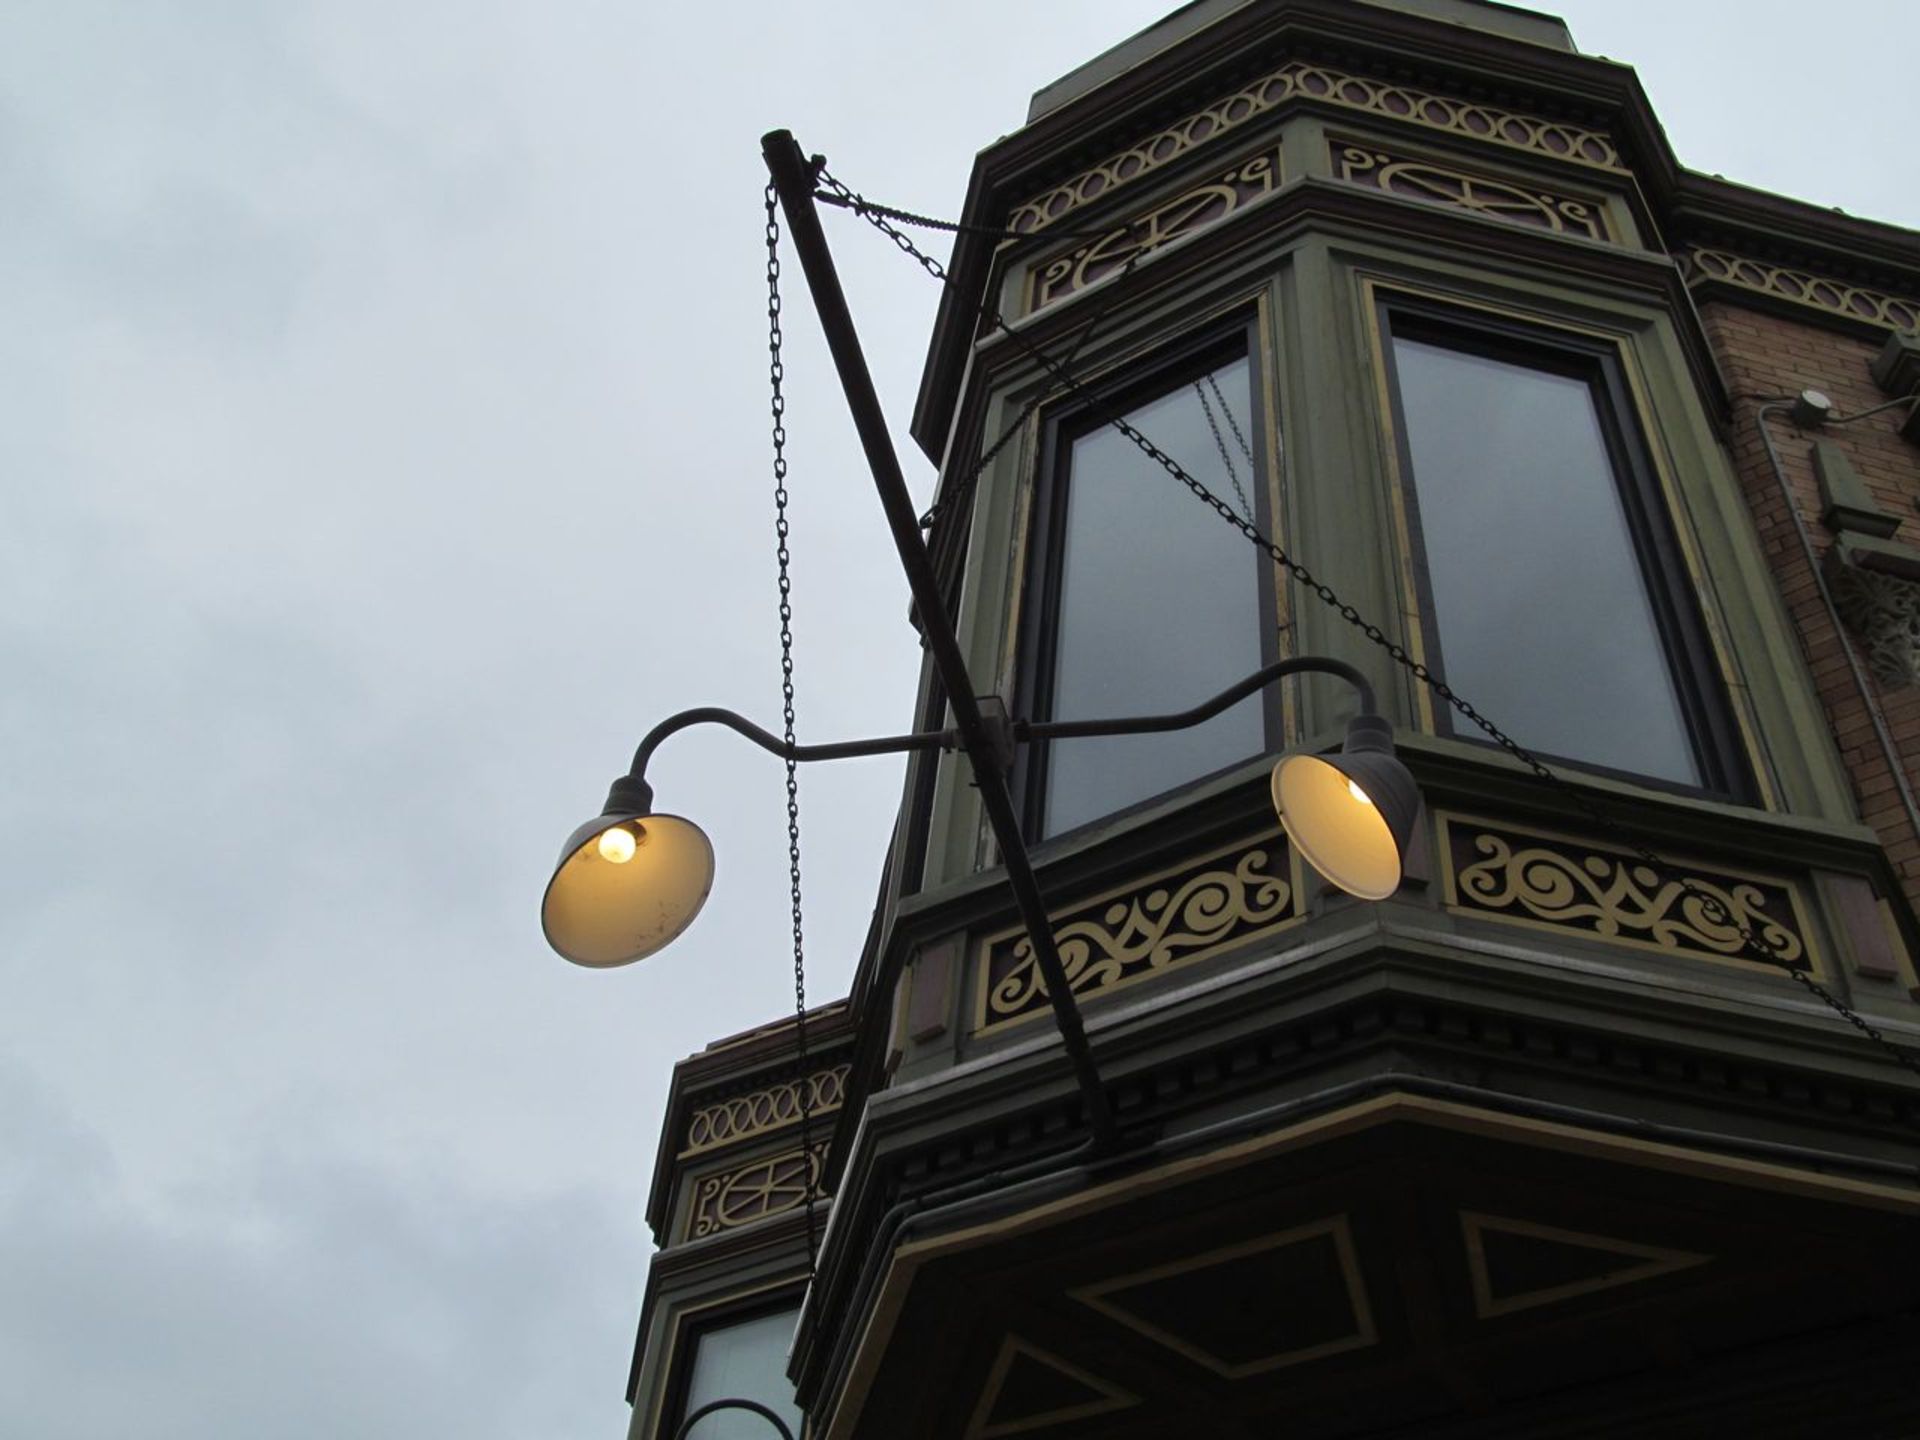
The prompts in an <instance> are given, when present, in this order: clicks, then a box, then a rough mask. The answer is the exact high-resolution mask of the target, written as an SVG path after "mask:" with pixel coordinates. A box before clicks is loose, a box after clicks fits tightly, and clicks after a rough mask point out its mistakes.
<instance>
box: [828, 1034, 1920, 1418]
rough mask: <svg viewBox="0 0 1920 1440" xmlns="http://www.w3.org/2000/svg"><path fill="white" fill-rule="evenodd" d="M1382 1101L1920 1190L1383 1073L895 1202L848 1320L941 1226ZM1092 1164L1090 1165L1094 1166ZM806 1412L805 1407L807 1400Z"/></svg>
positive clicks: (1870, 1167) (1781, 1144) (1785, 1148)
mask: <svg viewBox="0 0 1920 1440" xmlns="http://www.w3.org/2000/svg"><path fill="white" fill-rule="evenodd" d="M1386 1094H1402V1095H1420V1096H1425V1097H1427V1098H1429V1099H1436V1100H1453V1101H1458V1102H1461V1103H1464V1104H1472V1105H1476V1106H1479V1107H1481V1108H1483V1109H1489V1110H1497V1111H1501V1112H1504V1113H1506V1114H1510V1115H1523V1116H1526V1117H1527V1118H1529V1119H1535V1120H1548V1121H1553V1122H1556V1123H1559V1124H1563V1125H1575V1126H1579V1127H1581V1128H1583V1129H1588V1130H1599V1131H1603V1132H1606V1133H1608V1134H1615V1135H1631V1136H1634V1137H1636V1138H1638V1139H1643V1140H1658V1141H1662V1142H1664V1143H1667V1144H1672V1145H1684V1146H1688V1147H1690V1148H1693V1149H1704V1150H1708V1151H1713V1152H1718V1153H1721V1154H1735V1155H1749V1156H1753V1157H1755V1158H1758V1159H1764V1160H1771V1161H1774V1162H1776V1163H1781V1164H1790V1165H1796V1166H1799V1167H1801V1168H1805V1169H1812V1170H1817V1171H1821V1172H1823V1173H1824V1172H1832V1171H1848V1170H1850V1171H1853V1172H1855V1173H1859V1174H1868V1175H1878V1176H1884V1177H1886V1178H1888V1179H1891V1180H1896V1181H1900V1182H1903V1183H1905V1184H1907V1185H1910V1186H1914V1187H1916V1188H1920V1165H1915V1164H1912V1163H1909V1162H1906V1161H1900V1160H1883V1159H1881V1158H1879V1157H1877V1156H1870V1155H1844V1154H1841V1153H1840V1152H1838V1151H1834V1150H1821V1149H1817V1148H1815V1147H1813V1146H1808V1145H1795V1144H1791V1143H1789V1142H1786V1141H1780V1140H1760V1139H1755V1138H1751V1137H1748V1136H1742V1135H1721V1134H1716V1133H1714V1132H1713V1131H1710V1130H1699V1129H1695V1128H1693V1127H1691V1126H1686V1125H1670V1124H1667V1123H1666V1122H1664V1121H1659V1120H1646V1119H1640V1118H1637V1117H1634V1116H1627V1115H1610V1114H1608V1113H1606V1112H1605V1111H1601V1110H1588V1109H1584V1108H1582V1107H1580V1106H1576V1105H1563V1104H1560V1103H1559V1102H1557V1101H1552V1100H1535V1099H1533V1098H1531V1097H1529V1096H1525V1095H1513V1094H1509V1093H1506V1092H1504V1091H1498V1090H1489V1089H1486V1088H1484V1087H1482V1086H1478V1085H1467V1084H1462V1083H1460V1082H1458V1081H1453V1080H1443V1079H1440V1078H1438V1077H1436V1076H1431V1075H1421V1074H1415V1073H1410V1072H1406V1071H1387V1072H1385V1073H1383V1074H1379V1075H1370V1076H1368V1077H1367V1078H1365V1079H1363V1080H1353V1081H1349V1082H1348V1083H1346V1084H1344V1085H1337V1086H1335V1087H1333V1088H1332V1089H1331V1090H1323V1091H1320V1092H1318V1093H1317V1094H1313V1095H1308V1096H1303V1097H1301V1098H1299V1099H1295V1100H1283V1101H1281V1102H1279V1103H1277V1104H1274V1105H1269V1106H1265V1107H1263V1108H1262V1109H1259V1110H1256V1111H1253V1112H1251V1113H1249V1114H1246V1115H1238V1116H1235V1117H1233V1118H1232V1119H1229V1120H1222V1121H1218V1122H1216V1123H1214V1124H1212V1125H1205V1126H1202V1127H1200V1128H1199V1129H1197V1130H1191V1131H1187V1132H1185V1133H1182V1134H1178V1135H1171V1136H1163V1137H1160V1138H1157V1139H1155V1140H1152V1141H1150V1142H1149V1143H1147V1144H1145V1145H1143V1146H1140V1147H1138V1148H1136V1149H1133V1150H1131V1151H1128V1152H1127V1153H1126V1154H1124V1155H1122V1156H1115V1157H1110V1158H1108V1159H1106V1161H1105V1163H1104V1164H1102V1163H1100V1162H1099V1158H1098V1157H1097V1156H1096V1154H1095V1149H1094V1146H1093V1145H1092V1144H1091V1142H1082V1143H1081V1144H1080V1145H1077V1146H1075V1147H1074V1148H1073V1149H1071V1150H1068V1151H1065V1152H1064V1153H1060V1154H1055V1155H1048V1156H1042V1157H1041V1158H1039V1159H1037V1160H1033V1161H1028V1162H1026V1163H1025V1164H1021V1165H1016V1166H1010V1167H1008V1168H1007V1169H1005V1170H996V1171H992V1172H990V1173H988V1174H986V1175H979V1176H975V1177H974V1178H973V1179H971V1180H963V1181H960V1182H958V1183H956V1184H954V1185H951V1186H948V1187H946V1188H945V1189H942V1190H935V1191H930V1192H929V1193H927V1194H925V1195H918V1196H912V1197H909V1198H908V1199H905V1200H901V1201H898V1202H897V1203H895V1204H894V1205H893V1206H892V1207H891V1208H890V1209H888V1210H887V1212H886V1213H885V1214H884V1215H882V1216H881V1217H880V1221H879V1223H878V1224H877V1225H875V1226H874V1232H873V1239H872V1242H871V1243H870V1244H869V1245H868V1246H867V1249H866V1256H865V1263H864V1264H863V1265H862V1267H861V1271H860V1275H859V1278H858V1279H857V1280H856V1281H855V1284H854V1294H853V1296H852V1303H851V1304H850V1305H849V1306H848V1307H847V1309H846V1311H845V1312H844V1313H847V1314H855V1315H857V1314H864V1313H866V1311H867V1309H868V1307H869V1306H870V1305H871V1304H872V1302H873V1297H874V1291H875V1290H876V1289H878V1288H879V1285H880V1281H881V1279H882V1277H883V1276H884V1275H885V1273H886V1269H887V1261H888V1260H889V1259H890V1258H891V1257H892V1255H893V1253H894V1251H895V1249H896V1248H897V1247H898V1246H899V1245H900V1244H901V1243H902V1242H904V1241H905V1240H907V1239H909V1238H910V1237H911V1236H912V1234H913V1233H914V1232H915V1231H919V1230H925V1229H927V1228H929V1227H931V1226H933V1225H934V1224H935V1223H936V1222H937V1223H939V1224H940V1225H942V1226H951V1225H953V1224H955V1223H957V1222H963V1221H967V1220H971V1219H984V1218H986V1212H989V1211H994V1210H1001V1209H1004V1208H1005V1207H1006V1206H1007V1205H1008V1204H1010V1203H1014V1204H1017V1203H1020V1202H1023V1201H1033V1202H1037V1201H1040V1200H1044V1199H1047V1198H1051V1196H1052V1194H1053V1192H1055V1191H1062V1192H1065V1191H1067V1190H1070V1189H1071V1188H1077V1186H1078V1185H1080V1184H1083V1183H1085V1182H1087V1181H1090V1180H1093V1179H1095V1178H1096V1174H1095V1172H1096V1171H1098V1170H1108V1171H1113V1170H1120V1169H1127V1170H1133V1169H1138V1168H1141V1162H1142V1161H1146V1162H1157V1161H1161V1160H1167V1159H1171V1158H1173V1157H1175V1156H1177V1155H1179V1154H1181V1153H1183V1152H1186V1151H1191V1150H1200V1149H1205V1148H1206V1147H1208V1146H1210V1145H1215V1144H1226V1143H1229V1142H1231V1141H1233V1140H1236V1139H1239V1138H1241V1137H1243V1136H1245V1135H1247V1134H1249V1133H1258V1132H1260V1131H1262V1130H1267V1129H1276V1128H1278V1127H1280V1126H1282V1125H1284V1124H1286V1123H1288V1122H1289V1121H1293V1120H1299V1119H1304V1118H1306V1117H1308V1116H1310V1115H1314V1114H1318V1113H1320V1112H1323V1111H1326V1110H1331V1109H1333V1108H1335V1107H1336V1106H1339V1105H1342V1104H1345V1103H1347V1102H1350V1101H1358V1100H1365V1099H1370V1098H1373V1097H1375V1096H1378V1095H1386ZM1090 1160H1091V1161H1093V1162H1094V1163H1088V1161H1090ZM1069 1181H1071V1182H1073V1185H1072V1186H1069V1185H1068V1184H1067V1183H1066V1182H1069ZM807 1298H808V1300H809V1301H810V1302H811V1300H812V1299H813V1297H812V1294H811V1293H809V1295H808V1297H807ZM851 1344H852V1336H851V1334H850V1333H849V1332H846V1331H843V1332H842V1338H841V1340H840V1343H839V1344H838V1345H836V1346H835V1349H834V1354H833V1355H832V1356H831V1357H830V1359H829V1362H828V1364H829V1369H830V1370H832V1371H840V1370H842V1369H843V1368H844V1367H845V1365H846V1363H847V1361H848V1359H849V1358H850V1357H849V1355H848V1351H849V1348H850V1346H851ZM802 1404H803V1406H804V1405H805V1401H804V1399H803V1401H802Z"/></svg>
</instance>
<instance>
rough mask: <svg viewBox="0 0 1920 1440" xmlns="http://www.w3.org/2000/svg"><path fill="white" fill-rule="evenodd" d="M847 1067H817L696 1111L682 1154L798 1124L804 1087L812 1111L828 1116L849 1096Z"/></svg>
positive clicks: (808, 1105)
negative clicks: (799, 1075)
mask: <svg viewBox="0 0 1920 1440" xmlns="http://www.w3.org/2000/svg"><path fill="white" fill-rule="evenodd" d="M847 1068H848V1067H847V1066H845V1065H836V1066H834V1067H833V1068H832V1069H829V1070H816V1071H815V1072H814V1073H813V1074H811V1075H809V1076H807V1077H806V1078H805V1079H804V1080H802V1079H801V1078H800V1077H798V1076H796V1077H794V1078H793V1079H791V1080H787V1081H783V1082H782V1083H780V1084H778V1085H769V1086H768V1087H767V1088H765V1089H764V1090H755V1091H753V1092H752V1093H751V1094H748V1095H736V1096H735V1097H734V1098H733V1099H731V1100H723V1101H721V1102H719V1103H718V1104H715V1105H707V1106H703V1107H702V1108H700V1109H698V1110H696V1111H694V1112H693V1118H692V1119H691V1120H689V1121H688V1122H687V1143H686V1145H685V1146H684V1147H683V1148H682V1149H681V1151H680V1153H681V1154H682V1155H698V1154H699V1153H700V1152H701V1151H703V1150H714V1149H717V1148H719V1147H720V1146H722V1145H731V1144H733V1143H734V1142H735V1141H737V1140H750V1139H752V1138H753V1137H754V1136H756V1135H764V1134H765V1133H766V1132H767V1131H769V1130H778V1129H780V1128H781V1127H782V1126H784V1125H792V1124H795V1123H797V1122H798V1121H799V1119H800V1099H801V1095H802V1093H803V1087H804V1094H805V1095H806V1099H807V1110H808V1112H809V1113H811V1114H814V1115H825V1114H828V1113H829V1112H831V1111H834V1110H838V1109H839V1108H840V1103H841V1101H842V1100H843V1099H845V1098H846V1087H847Z"/></svg>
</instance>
